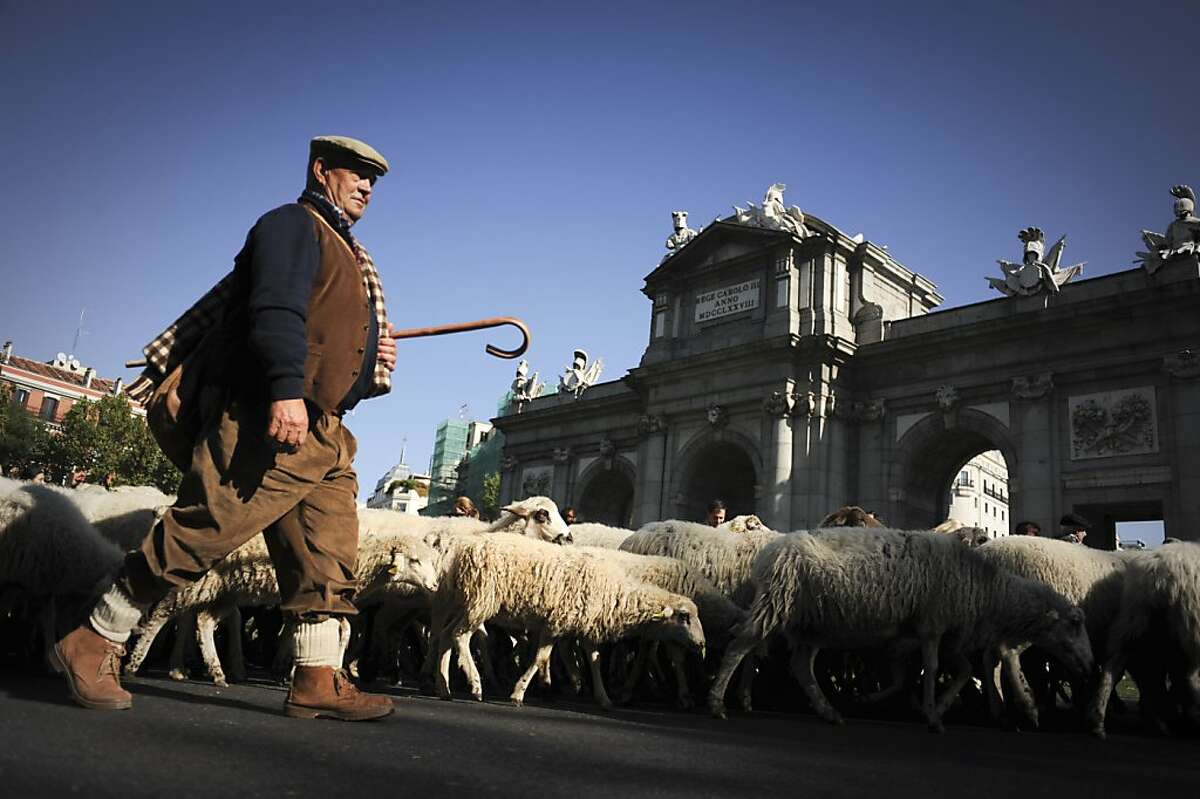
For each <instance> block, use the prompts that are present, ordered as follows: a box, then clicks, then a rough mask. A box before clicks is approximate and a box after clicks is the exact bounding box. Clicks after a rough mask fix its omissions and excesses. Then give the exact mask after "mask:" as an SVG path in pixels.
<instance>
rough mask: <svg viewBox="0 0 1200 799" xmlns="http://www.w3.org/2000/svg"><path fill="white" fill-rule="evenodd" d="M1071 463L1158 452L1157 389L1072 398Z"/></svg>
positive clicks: (1110, 392) (1129, 390) (1149, 387)
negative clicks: (1155, 393) (1155, 398)
mask: <svg viewBox="0 0 1200 799" xmlns="http://www.w3.org/2000/svg"><path fill="white" fill-rule="evenodd" d="M1070 409H1071V459H1072V460H1083V459H1086V458H1111V457H1113V456H1116V455H1138V454H1142V453H1146V452H1157V451H1158V430H1157V416H1156V413H1155V409H1154V387H1153V386H1145V387H1143V388H1133V389H1126V390H1124V391H1108V392H1105V393H1102V394H1084V395H1081V396H1078V397H1071V400H1070Z"/></svg>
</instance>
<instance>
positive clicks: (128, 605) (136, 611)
mask: <svg viewBox="0 0 1200 799" xmlns="http://www.w3.org/2000/svg"><path fill="white" fill-rule="evenodd" d="M141 618H142V607H141V606H140V605H138V604H137V603H136V602H134V601H133V599H132V597H130V596H129V594H127V593H125V591H124V590H123V589H122V588H121V586H119V585H118V584H116V583H113V584H112V586H111V587H109V589H108V590H107V591H105V592H104V596H102V597H100V601H99V602H97V603H96V606H95V607H94V608H92V615H91V617H90V618H89V619H88V621H90V622H91V624H92V629H93V630H95V631H96V632H98V633H100V635H102V636H104V637H105V638H107V639H108V640H110V641H112V642H113V643H114V644H123V643H125V642H126V641H128V640H129V633H130V632H131V631H132V630H133V628H134V627H136V626H137V623H138V622H139V621H140V620H141Z"/></svg>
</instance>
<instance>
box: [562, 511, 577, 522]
mask: <svg viewBox="0 0 1200 799" xmlns="http://www.w3.org/2000/svg"><path fill="white" fill-rule="evenodd" d="M563 521H564V522H566V523H567V524H574V523H575V509H574V508H567V509H566V510H565V511H564V512H563Z"/></svg>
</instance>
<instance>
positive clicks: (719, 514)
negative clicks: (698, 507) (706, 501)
mask: <svg viewBox="0 0 1200 799" xmlns="http://www.w3.org/2000/svg"><path fill="white" fill-rule="evenodd" d="M708 523H709V525H710V526H712V527H716V526H718V525H721V524H724V523H725V509H724V508H717V509H716V510H710V511H709V512H708Z"/></svg>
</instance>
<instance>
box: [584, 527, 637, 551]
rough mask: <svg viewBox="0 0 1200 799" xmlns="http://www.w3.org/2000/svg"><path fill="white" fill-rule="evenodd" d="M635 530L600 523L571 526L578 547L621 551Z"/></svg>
mask: <svg viewBox="0 0 1200 799" xmlns="http://www.w3.org/2000/svg"><path fill="white" fill-rule="evenodd" d="M631 535H633V530H627V529H626V528H624V527H610V526H609V525H607V524H600V523H599V522H577V523H575V524H573V525H571V538H572V540H573V542H574V544H575V545H576V546H581V547H603V548H605V549H620V547H621V544H623V543H625V541H626V539H628V538H629V536H631Z"/></svg>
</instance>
